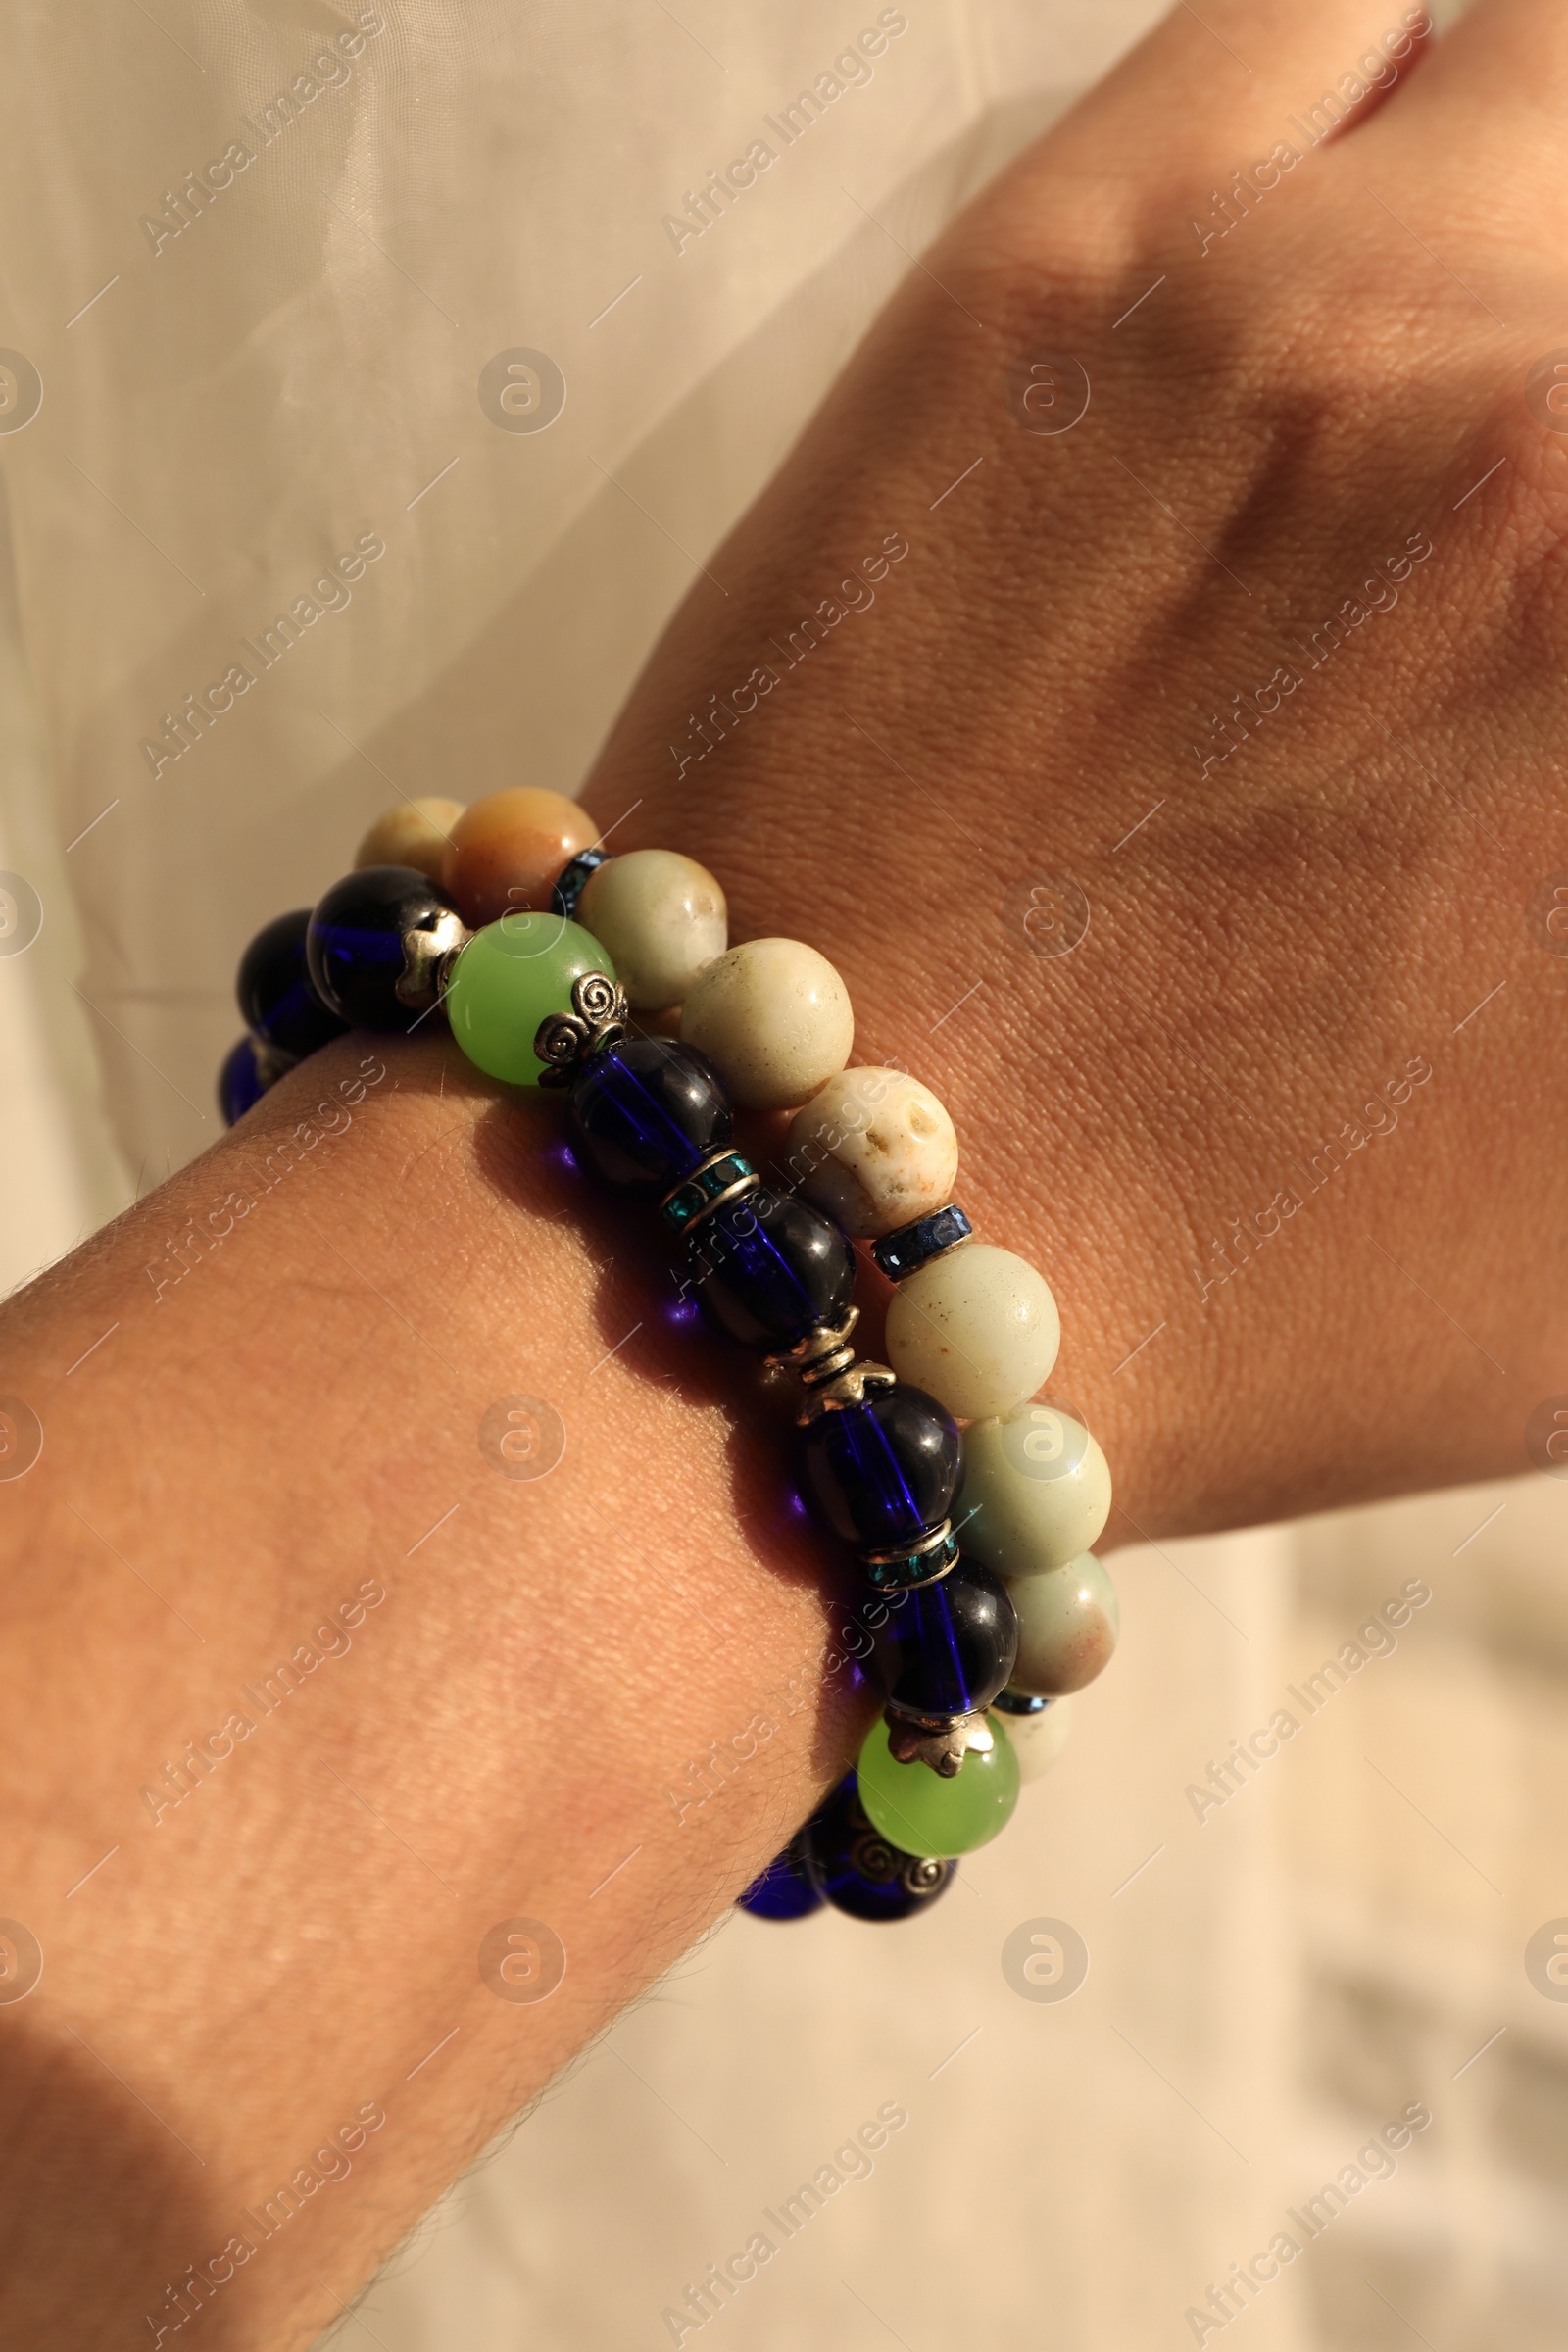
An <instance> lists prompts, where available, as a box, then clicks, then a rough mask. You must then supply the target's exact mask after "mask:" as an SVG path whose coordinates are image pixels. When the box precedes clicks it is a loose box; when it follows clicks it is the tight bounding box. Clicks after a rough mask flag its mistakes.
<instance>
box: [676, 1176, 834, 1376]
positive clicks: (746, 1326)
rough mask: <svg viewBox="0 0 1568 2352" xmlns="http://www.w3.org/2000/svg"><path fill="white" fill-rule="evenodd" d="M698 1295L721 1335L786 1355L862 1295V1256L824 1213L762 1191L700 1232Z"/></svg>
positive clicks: (696, 1243) (789, 1196)
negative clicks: (858, 1260)
mask: <svg viewBox="0 0 1568 2352" xmlns="http://www.w3.org/2000/svg"><path fill="white" fill-rule="evenodd" d="M689 1247H690V1250H691V1259H690V1263H691V1269H692V1274H693V1277H694V1281H693V1290H694V1293H695V1296H696V1299H697V1303H698V1305H699V1307H700V1308H701V1309H702V1312H703V1315H704V1317H705V1319H706V1320H707V1321H708V1322H710V1323H711V1325H712V1326H713V1329H714V1330H715V1331H721V1332H722V1333H723V1334H724V1337H725V1338H726V1339H728V1340H734V1341H735V1342H736V1343H737V1345H738V1346H740V1347H742V1348H753V1349H755V1351H756V1352H757V1353H758V1354H759V1355H775V1354H783V1353H785V1352H786V1351H787V1350H788V1349H789V1348H793V1347H794V1346H795V1344H796V1342H797V1341H798V1340H804V1339H805V1337H806V1335H807V1333H808V1332H809V1331H811V1330H812V1329H814V1327H815V1326H816V1325H817V1324H818V1323H839V1322H842V1320H843V1318H844V1316H845V1315H846V1314H847V1313H848V1312H849V1306H850V1301H851V1299H853V1297H854V1296H855V1250H854V1246H853V1244H852V1243H851V1242H850V1241H849V1240H847V1238H846V1237H845V1235H843V1234H842V1233H841V1232H840V1231H839V1229H838V1227H837V1226H836V1225H835V1224H833V1223H832V1221H831V1220H830V1219H829V1218H827V1217H824V1216H823V1214H822V1212H821V1210H820V1209H816V1208H812V1206H811V1205H810V1202H809V1201H802V1200H799V1199H798V1198H797V1197H796V1196H795V1195H794V1194H793V1193H775V1192H773V1191H772V1190H771V1189H770V1188H769V1187H768V1186H767V1185H765V1184H764V1185H759V1186H758V1187H757V1189H756V1190H755V1191H754V1192H750V1193H747V1194H746V1195H744V1196H743V1198H742V1199H740V1200H738V1201H726V1202H725V1203H724V1205H723V1207H722V1208H715V1209H713V1210H712V1211H711V1214H710V1215H708V1216H706V1217H705V1218H704V1219H703V1221H702V1223H701V1224H700V1225H698V1226H697V1227H696V1228H695V1230H694V1231H693V1234H692V1237H691V1242H690V1245H689Z"/></svg>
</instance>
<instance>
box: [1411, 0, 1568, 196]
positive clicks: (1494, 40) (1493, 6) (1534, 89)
mask: <svg viewBox="0 0 1568 2352" xmlns="http://www.w3.org/2000/svg"><path fill="white" fill-rule="evenodd" d="M1410 116H1411V122H1412V127H1414V126H1415V123H1416V120H1417V118H1418V119H1419V121H1420V123H1421V124H1422V125H1423V126H1429V125H1430V124H1431V123H1432V122H1433V119H1434V117H1451V118H1453V119H1455V120H1457V119H1458V118H1459V117H1461V116H1462V117H1463V119H1464V121H1465V123H1466V125H1467V126H1468V127H1472V128H1473V129H1474V130H1475V131H1477V132H1478V133H1479V134H1480V136H1481V137H1482V138H1483V139H1485V138H1487V137H1489V136H1490V137H1493V138H1495V139H1497V140H1499V141H1502V142H1510V143H1511V141H1512V140H1513V139H1515V138H1516V137H1517V136H1518V134H1519V131H1520V129H1521V127H1522V126H1525V125H1528V124H1530V123H1536V124H1538V125H1540V126H1541V129H1542V130H1544V132H1545V133H1546V134H1547V135H1548V136H1549V137H1550V138H1551V140H1552V168H1553V172H1554V174H1555V175H1556V176H1557V177H1559V178H1560V176H1561V170H1562V140H1563V134H1564V132H1565V131H1568V9H1565V8H1564V7H1563V5H1562V0H1476V5H1475V7H1473V8H1472V9H1471V10H1470V11H1469V12H1468V14H1467V15H1465V16H1463V17H1461V18H1460V20H1459V22H1458V24H1457V25H1454V27H1453V29H1452V31H1451V32H1446V33H1445V34H1444V36H1443V39H1442V40H1441V41H1440V42H1438V43H1437V44H1436V45H1435V47H1434V48H1433V51H1432V56H1431V60H1430V62H1429V64H1428V65H1427V67H1426V68H1425V70H1424V71H1423V73H1422V75H1421V80H1420V83H1419V86H1418V90H1417V92H1416V93H1415V96H1414V97H1413V98H1412V103H1411V108H1410Z"/></svg>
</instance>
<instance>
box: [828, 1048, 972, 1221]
mask: <svg viewBox="0 0 1568 2352" xmlns="http://www.w3.org/2000/svg"><path fill="white" fill-rule="evenodd" d="M786 1154H787V1160H786V1164H787V1165H788V1167H789V1170H790V1173H791V1175H792V1176H793V1177H794V1178H795V1181H796V1182H797V1183H798V1184H799V1186H800V1188H801V1190H802V1192H803V1193H804V1194H805V1195H806V1197H807V1199H808V1200H809V1201H815V1202H816V1204H817V1206H818V1207H819V1208H825V1209H826V1210H827V1212H828V1215H829V1216H830V1217H833V1218H834V1219H836V1220H837V1222H838V1223H839V1224H840V1225H842V1226H843V1228H844V1230H845V1232H846V1233H853V1234H858V1235H860V1236H862V1237H865V1238H869V1237H870V1236H871V1235H873V1234H884V1233H892V1232H894V1231H896V1230H897V1228H898V1227H899V1226H901V1225H907V1224H908V1223H910V1222H911V1221H912V1220H913V1219H915V1218H918V1217H924V1216H927V1215H929V1214H930V1213H931V1211H933V1210H934V1209H937V1208H940V1207H941V1206H942V1204H943V1203H944V1202H945V1201H947V1199H948V1197H949V1195H950V1194H951V1193H952V1191H953V1180H954V1178H955V1177H956V1174H957V1172H958V1139H957V1136H956V1134H955V1133H954V1128H953V1121H952V1120H951V1119H950V1118H949V1116H948V1114H947V1112H946V1110H944V1108H943V1106H942V1104H941V1103H939V1102H938V1101H937V1098H936V1096H935V1095H934V1094H932V1092H931V1090H930V1088H929V1087H925V1086H922V1085H921V1084H920V1082H919V1080H918V1079H916V1078H910V1077H907V1075H906V1074H905V1073H904V1072H903V1071H901V1070H883V1069H875V1068H871V1069H855V1070H840V1072H839V1073H838V1075H837V1077H835V1078H830V1079H829V1080H828V1082H827V1084H826V1085H825V1086H823V1087H820V1088H818V1090H817V1092H816V1093H815V1094H814V1095H813V1096H812V1097H811V1100H810V1101H809V1103H806V1104H804V1105H803V1107H802V1108H801V1109H800V1110H798V1111H797V1112H796V1114H795V1117H794V1120H793V1121H792V1123H791V1126H790V1133H789V1142H788V1144H787V1146H786Z"/></svg>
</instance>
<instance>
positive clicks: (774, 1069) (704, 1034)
mask: <svg viewBox="0 0 1568 2352" xmlns="http://www.w3.org/2000/svg"><path fill="white" fill-rule="evenodd" d="M680 1033H681V1038H682V1040H683V1042H684V1043H685V1044H686V1045H688V1046H695V1047H696V1048H697V1050H698V1052H699V1053H701V1054H707V1055H708V1057H709V1059H710V1060H711V1062H713V1063H714V1065H715V1066H716V1068H717V1069H718V1071H719V1073H720V1075H721V1076H722V1078H723V1080H724V1083H725V1085H726V1086H727V1087H728V1088H729V1091H730V1094H731V1095H732V1096H733V1098H734V1100H735V1101H736V1102H737V1103H744V1104H745V1105H746V1107H747V1108H748V1109H751V1110H788V1109H790V1108H791V1107H792V1106H793V1105H794V1104H795V1103H804V1102H805V1101H806V1100H807V1098H808V1097H809V1096H810V1095H814V1094H815V1093H816V1091H817V1088H818V1087H820V1086H822V1085H824V1084H825V1083H826V1081H827V1080H828V1079H829V1078H831V1077H832V1076H833V1075H834V1073H835V1071H837V1070H842V1069H843V1067H844V1064H845V1063H846V1062H847V1061H848V1060H849V1057H850V1048H851V1046H852V1045H853V1044H854V1042H855V1012H854V1008H853V1006H852V1005H851V1004H850V992H849V990H848V989H847V988H846V987H845V985H844V983H843V981H842V980H841V979H840V978H839V976H838V974H837V972H836V971H835V970H834V969H833V966H832V965H831V964H830V963H829V961H828V959H827V957H826V956H819V955H818V954H817V952H816V950H815V948H809V947H807V946H806V945H805V943H804V941H802V940H799V939H749V940H747V941H745V943H744V944H743V945H742V946H740V947H738V948H731V949H730V951H729V953H728V955H727V956H718V957H717V958H716V959H715V960H714V961H713V962H712V963H711V964H710V965H709V966H708V968H707V970H706V971H704V972H702V973H700V974H699V976H698V978H697V980H696V982H695V983H694V985H693V987H692V990H691V993H690V995H689V996H688V997H687V999H686V1002H685V1005H683V1006H682V1008H681V1016H680Z"/></svg>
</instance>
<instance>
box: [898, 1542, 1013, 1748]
mask: <svg viewBox="0 0 1568 2352" xmlns="http://www.w3.org/2000/svg"><path fill="white" fill-rule="evenodd" d="M887 1601H888V1613H887V1616H886V1618H885V1619H884V1621H883V1623H882V1625H881V1627H880V1628H879V1629H878V1632H877V1636H876V1660H877V1670H878V1673H879V1675H880V1678H881V1682H882V1688H883V1690H884V1691H885V1692H886V1694H887V1696H888V1697H889V1698H890V1699H891V1700H892V1701H893V1704H894V1705H895V1706H897V1707H902V1708H903V1709H904V1710H905V1712H906V1713H907V1714H909V1715H971V1714H974V1713H977V1712H978V1710H979V1709H980V1708H982V1707H988V1706H989V1705H990V1704H991V1701H992V1700H993V1699H994V1698H995V1697H996V1695H997V1692H998V1691H1001V1690H1004V1689H1005V1687H1006V1681H1007V1677H1008V1675H1009V1674H1010V1673H1011V1672H1012V1666H1013V1660H1014V1659H1015V1658H1016V1657H1017V1655H1018V1612H1017V1610H1016V1609H1015V1608H1014V1607H1013V1605H1012V1601H1011V1599H1010V1598H1009V1596H1008V1593H1007V1589H1006V1587H1005V1584H1004V1583H1003V1581H1002V1579H1001V1577H1000V1576H994V1575H993V1574H992V1572H991V1570H990V1569H989V1568H982V1567H981V1566H980V1564H979V1562H978V1561H977V1560H962V1559H960V1560H959V1562H958V1565H957V1566H956V1568H952V1569H950V1570H949V1571H948V1573H947V1575H946V1576H944V1577H942V1578H941V1579H940V1580H939V1581H938V1582H937V1583H936V1584H934V1585H918V1586H916V1587H915V1589H914V1590H913V1591H912V1592H909V1593H889V1594H888V1595H887Z"/></svg>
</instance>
